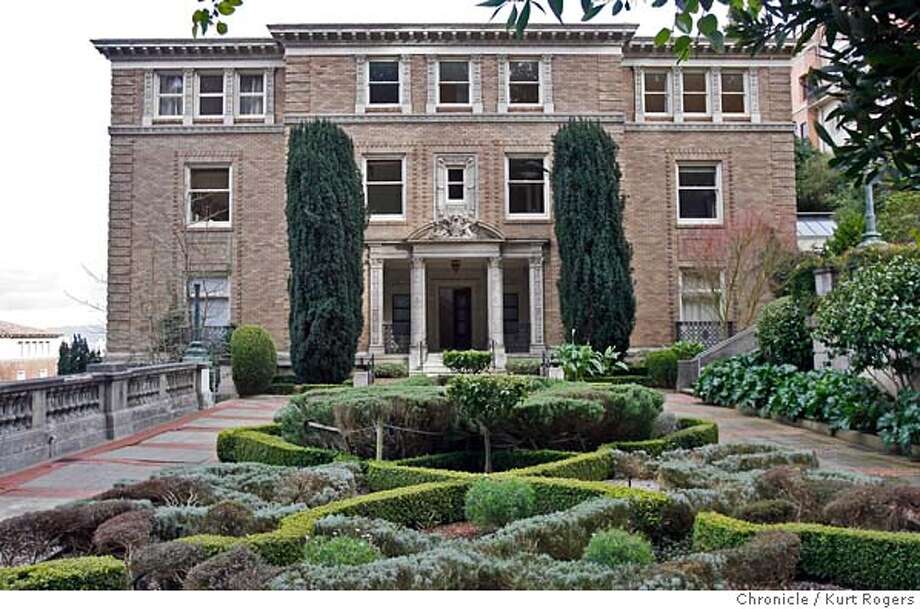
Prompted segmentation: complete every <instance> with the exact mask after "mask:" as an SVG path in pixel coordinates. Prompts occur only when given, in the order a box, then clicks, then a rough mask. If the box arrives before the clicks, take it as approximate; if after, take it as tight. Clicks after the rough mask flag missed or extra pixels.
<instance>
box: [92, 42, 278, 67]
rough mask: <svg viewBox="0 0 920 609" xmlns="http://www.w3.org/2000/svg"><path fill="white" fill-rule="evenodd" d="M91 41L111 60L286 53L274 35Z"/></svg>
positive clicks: (263, 56)
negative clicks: (271, 36) (267, 36)
mask: <svg viewBox="0 0 920 609" xmlns="http://www.w3.org/2000/svg"><path fill="white" fill-rule="evenodd" d="M91 42H92V44H93V46H94V47H96V50H97V51H99V52H100V53H102V54H103V55H104V56H105V57H106V58H107V59H109V60H110V61H131V60H134V61H137V60H162V59H177V60H207V59H228V58H236V59H277V58H281V57H282V56H283V55H284V53H283V51H282V49H281V46H280V45H279V44H278V43H277V42H276V41H275V40H274V39H273V38H208V39H185V38H183V39H171V38H151V39H105V40H92V41H91Z"/></svg>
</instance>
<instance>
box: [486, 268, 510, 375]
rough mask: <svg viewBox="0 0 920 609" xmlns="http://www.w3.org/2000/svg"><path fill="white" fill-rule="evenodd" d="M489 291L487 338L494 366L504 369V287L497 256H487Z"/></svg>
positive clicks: (502, 272)
mask: <svg viewBox="0 0 920 609" xmlns="http://www.w3.org/2000/svg"><path fill="white" fill-rule="evenodd" d="M487 284H488V292H489V340H490V341H491V344H490V346H491V347H492V348H494V349H495V367H496V368H497V369H498V370H504V369H505V363H506V362H505V322H504V313H505V303H504V297H505V289H504V270H503V268H502V259H501V257H499V256H496V257H495V258H489V270H488V277H487Z"/></svg>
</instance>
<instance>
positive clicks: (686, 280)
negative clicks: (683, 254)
mask: <svg viewBox="0 0 920 609" xmlns="http://www.w3.org/2000/svg"><path fill="white" fill-rule="evenodd" d="M718 272H719V286H718V287H717V288H713V287H711V286H707V285H701V284H705V283H706V281H707V280H706V277H705V276H706V275H707V274H713V275H714V274H715V270H714V269H701V268H698V267H694V266H683V265H681V267H680V268H679V269H678V274H677V312H678V321H681V322H692V321H720V319H719V314H718V308H719V307H723V306H724V305H725V301H724V300H723V299H722V298H721V295H722V294H724V293H725V271H724V270H723V269H719V271H718ZM691 277H696V278H699V279H700V281H699V282H693V281H690V278H691ZM712 298H714V299H716V300H717V302H715V303H711V304H710V306H711V307H712V312H713V314H712V315H708V317H711V318H714V319H690V318H691V317H702V315H692V314H689V313H688V311H689V310H690V309H689V305H690V303H691V302H693V301H696V302H699V301H703V300H709V299H712Z"/></svg>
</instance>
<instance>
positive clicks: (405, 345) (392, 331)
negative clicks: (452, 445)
mask: <svg viewBox="0 0 920 609" xmlns="http://www.w3.org/2000/svg"><path fill="white" fill-rule="evenodd" d="M410 332H411V327H410V324H409V322H392V323H385V324H383V345H384V350H385V352H386V353H409V344H410V342H411V336H410Z"/></svg>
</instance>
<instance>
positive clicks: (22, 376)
mask: <svg viewBox="0 0 920 609" xmlns="http://www.w3.org/2000/svg"><path fill="white" fill-rule="evenodd" d="M16 380H17V381H25V380H26V371H25V370H17V371H16Z"/></svg>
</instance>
